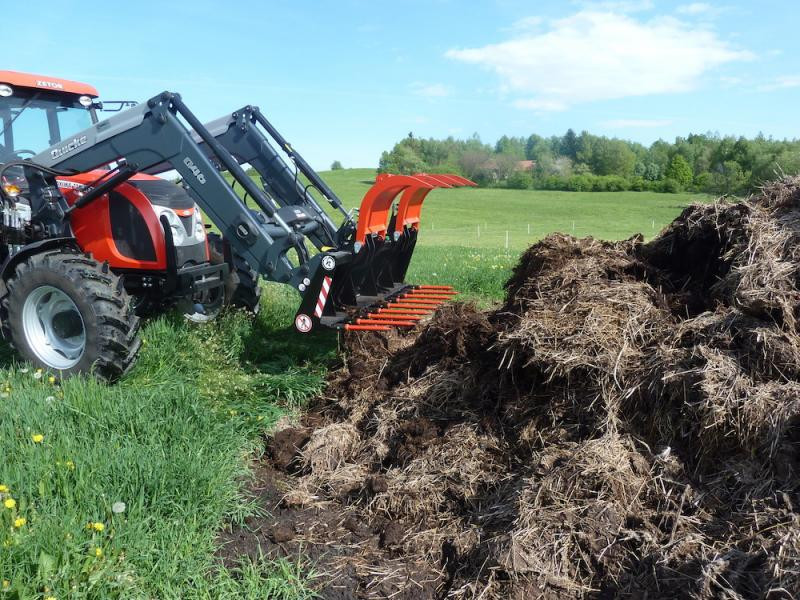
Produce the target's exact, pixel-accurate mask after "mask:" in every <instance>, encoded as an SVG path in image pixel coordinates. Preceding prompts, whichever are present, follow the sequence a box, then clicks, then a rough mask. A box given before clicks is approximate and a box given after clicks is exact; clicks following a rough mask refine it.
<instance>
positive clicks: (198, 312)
mask: <svg viewBox="0 0 800 600" xmlns="http://www.w3.org/2000/svg"><path fill="white" fill-rule="evenodd" d="M224 302H225V290H224V289H223V288H222V287H221V286H220V287H216V288H212V289H210V290H206V291H204V292H201V293H200V294H195V295H194V296H193V297H192V298H185V299H183V300H181V301H180V302H178V307H179V308H180V310H181V312H182V313H183V316H184V318H186V319H187V320H188V321H191V322H192V323H208V322H209V321H212V320H214V319H215V318H217V315H219V313H220V312H221V311H222V305H223V303H224Z"/></svg>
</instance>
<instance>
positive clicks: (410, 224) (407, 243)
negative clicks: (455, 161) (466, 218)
mask: <svg viewBox="0 0 800 600" xmlns="http://www.w3.org/2000/svg"><path fill="white" fill-rule="evenodd" d="M475 185H476V184H475V183H474V182H472V181H470V180H468V179H465V178H463V177H460V176H458V175H428V174H424V173H420V174H417V175H379V176H378V177H377V178H376V181H375V184H374V185H373V186H372V187H371V188H370V189H369V190H368V191H367V193H366V194H365V195H364V198H363V200H362V201H361V207H360V209H359V219H358V223H357V225H356V229H355V232H354V238H353V248H352V252H341V251H337V252H328V253H326V255H323V256H322V257H321V259H319V260H320V268H319V269H317V271H316V272H315V276H314V277H313V280H312V281H310V282H309V286H308V290H309V291H311V292H312V293H310V294H306V295H305V297H304V301H303V305H302V306H301V308H300V311H298V314H297V318H296V321H295V325H296V327H297V329H299V330H300V331H309V330H310V329H312V328H313V327H314V325H315V324H316V323H321V324H323V325H328V326H333V327H338V328H343V329H347V330H355V331H388V330H389V329H391V328H394V327H401V328H402V327H413V326H414V325H416V324H417V322H419V321H420V320H421V319H422V318H423V317H425V316H426V315H428V314H430V313H432V312H433V311H434V310H436V308H437V307H438V306H439V305H440V304H442V303H443V302H446V301H448V300H450V299H452V298H453V296H455V294H456V293H457V292H455V291H454V290H453V288H452V287H450V286H414V285H410V284H407V283H405V276H406V272H407V271H408V266H409V264H410V262H411V256H412V254H413V253H414V247H415V246H416V242H417V235H418V233H419V229H420V219H421V214H422V204H423V203H424V201H425V198H426V197H427V196H428V194H429V193H430V192H431V190H434V189H436V188H452V187H462V186H475ZM393 207H394V208H395V212H394V214H393ZM325 256H328V257H329V258H327V259H326V258H325ZM326 264H327V266H326Z"/></svg>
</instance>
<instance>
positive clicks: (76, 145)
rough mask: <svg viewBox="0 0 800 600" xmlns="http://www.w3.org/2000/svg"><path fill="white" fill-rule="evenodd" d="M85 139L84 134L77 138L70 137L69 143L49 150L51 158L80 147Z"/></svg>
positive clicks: (59, 156)
mask: <svg viewBox="0 0 800 600" xmlns="http://www.w3.org/2000/svg"><path fill="white" fill-rule="evenodd" d="M86 141H87V139H86V136H85V135H82V136H81V137H79V138H77V137H76V138H72V141H71V142H70V143H69V144H66V145H64V146H61V147H60V148H56V149H55V150H51V151H50V157H51V158H61V157H62V156H64V155H65V154H69V153H70V152H72V151H73V150H76V149H77V148H80V147H81V146H83V145H84V144H85V143H86Z"/></svg>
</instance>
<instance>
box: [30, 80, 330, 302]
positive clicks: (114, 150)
mask: <svg viewBox="0 0 800 600" xmlns="http://www.w3.org/2000/svg"><path fill="white" fill-rule="evenodd" d="M184 122H185V123H186V124H188V126H189V127H190V128H191V130H193V132H192V131H191V130H190V129H189V128H187V127H186V126H185V125H184ZM195 136H197V137H199V139H200V141H202V143H203V144H204V146H205V148H201V147H200V145H199V144H198V142H197V141H195V139H194V137H195ZM122 159H124V166H123V167H122V170H121V173H122V175H120V174H118V175H115V176H114V177H117V178H118V179H117V180H116V183H121V180H122V179H124V173H130V174H133V173H135V172H142V171H147V170H148V169H149V168H151V167H153V166H154V165H159V164H161V165H165V164H166V165H169V167H170V168H172V169H175V170H176V171H177V172H178V173H179V174H180V175H181V177H182V178H183V181H184V183H185V184H186V186H188V190H189V193H190V194H191V195H192V196H193V198H194V199H195V201H196V202H197V204H198V205H199V206H200V208H201V209H202V210H203V212H204V213H205V214H206V215H207V216H208V217H209V218H210V219H211V221H212V222H213V223H214V224H215V225H216V226H217V227H218V228H219V229H220V231H221V232H222V233H223V235H224V236H225V237H226V239H228V240H229V241H230V243H231V244H233V245H235V247H236V250H237V251H238V252H239V253H240V254H241V255H242V256H243V257H244V258H245V259H246V260H247V261H248V262H249V263H250V265H251V266H252V267H253V268H255V269H256V270H257V271H258V272H259V273H260V274H261V275H262V276H263V277H265V278H267V279H270V280H273V281H277V282H281V283H287V284H290V285H292V286H293V287H295V289H297V290H299V291H300V292H301V293H303V292H304V291H305V288H306V286H307V285H308V282H309V276H310V275H311V274H313V273H314V272H315V271H316V269H317V267H318V265H319V262H320V261H321V260H322V256H320V255H317V256H314V257H309V255H308V252H307V249H306V247H305V239H306V235H313V234H314V233H315V232H316V230H317V229H318V228H320V226H321V225H320V223H319V222H318V221H316V220H312V219H303V220H296V221H294V222H292V221H291V220H290V221H289V222H287V218H286V214H285V213H284V212H283V211H281V210H280V207H279V206H278V205H276V204H275V202H274V201H273V199H272V198H270V197H269V196H268V195H266V194H265V193H264V192H263V191H262V190H261V189H259V187H258V186H257V185H256V184H255V182H253V180H252V179H251V178H250V177H249V176H248V175H247V174H246V173H245V172H244V170H243V169H242V167H241V166H240V165H239V163H238V162H237V160H236V159H235V158H234V157H233V156H232V155H231V154H230V153H229V152H228V151H227V150H226V149H225V148H224V147H223V146H222V144H220V143H219V142H218V141H217V140H216V139H215V138H214V137H213V136H212V135H211V134H210V133H209V132H208V130H207V129H205V128H204V127H203V125H202V123H201V122H200V121H199V120H198V119H197V117H195V115H194V114H192V113H191V111H190V110H189V109H188V108H187V107H186V106H185V104H184V103H183V101H182V100H181V98H180V96H179V95H178V94H173V93H170V92H164V93H162V94H160V95H158V96H155V97H153V98H151V99H150V100H149V101H147V102H145V103H143V104H140V105H138V106H136V107H134V108H131V109H128V110H126V111H124V112H122V113H120V114H118V115H115V116H113V117H111V118H110V119H107V120H105V121H101V122H100V123H97V124H96V125H94V126H93V127H90V128H89V129H86V130H84V131H81V132H79V133H77V134H76V135H75V136H73V138H72V139H71V140H69V141H65V142H62V143H59V144H57V145H55V146H53V147H51V148H49V149H48V150H45V151H44V152H42V153H40V154H38V155H37V156H35V157H33V158H32V159H31V162H32V163H35V164H37V165H41V166H44V167H48V168H54V169H74V170H77V171H88V170H91V169H95V168H98V167H101V166H103V165H107V164H109V163H112V162H114V161H120V160H122ZM212 159H213V160H212ZM215 163H216V164H218V165H219V166H220V167H221V168H223V169H225V170H227V171H228V172H229V173H230V175H231V177H233V180H234V181H235V182H236V183H238V184H239V185H240V186H241V187H242V188H243V189H244V190H245V191H246V192H247V194H248V195H249V196H250V197H251V198H252V199H253V200H254V201H255V203H256V204H257V205H258V208H259V209H260V211H263V212H258V211H251V210H250V209H248V208H247V207H246V206H245V204H244V203H243V202H242V200H241V199H240V198H239V196H238V195H237V194H236V192H235V191H234V190H233V189H232V187H231V186H230V185H229V184H228V182H227V181H226V180H225V178H224V177H223V175H222V174H221V173H220V172H219V171H218V169H217V167H216V166H215ZM91 194H92V192H91V191H90V192H89V193H88V194H87V195H89V196H90V197H91V198H93V197H96V195H94V196H91ZM291 250H295V251H296V253H297V257H298V261H299V264H297V265H295V264H293V263H292V262H291V261H290V259H289V257H288V256H287V253H288V252H289V251H291ZM304 282H306V283H305V285H304Z"/></svg>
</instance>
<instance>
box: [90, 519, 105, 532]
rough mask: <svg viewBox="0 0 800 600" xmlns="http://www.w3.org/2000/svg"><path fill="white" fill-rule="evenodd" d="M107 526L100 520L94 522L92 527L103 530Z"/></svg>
mask: <svg viewBox="0 0 800 600" xmlns="http://www.w3.org/2000/svg"><path fill="white" fill-rule="evenodd" d="M105 528H106V526H105V525H103V524H102V523H101V522H100V521H97V522H96V523H92V529H94V530H95V531H103V530H104V529H105Z"/></svg>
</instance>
